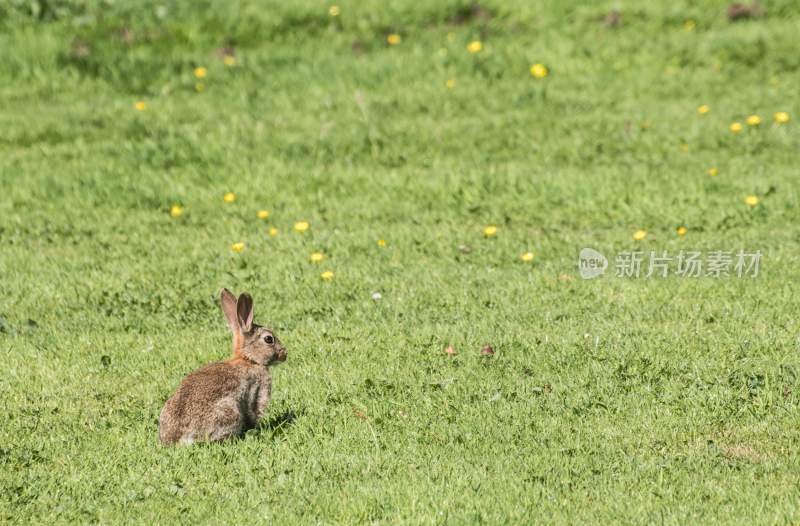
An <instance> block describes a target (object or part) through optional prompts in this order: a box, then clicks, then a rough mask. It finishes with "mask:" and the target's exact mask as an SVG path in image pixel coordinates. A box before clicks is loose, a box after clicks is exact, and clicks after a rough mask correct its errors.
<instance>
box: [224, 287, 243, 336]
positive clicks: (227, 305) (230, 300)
mask: <svg viewBox="0 0 800 526" xmlns="http://www.w3.org/2000/svg"><path fill="white" fill-rule="evenodd" d="M219 303H220V305H222V313H223V314H225V321H227V322H228V327H230V328H231V331H232V332H233V333H234V334H236V333H237V332H239V320H238V319H237V317H236V296H234V295H233V293H232V292H231V291H229V290H228V289H222V292H220V293H219Z"/></svg>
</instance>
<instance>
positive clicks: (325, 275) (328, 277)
mask: <svg viewBox="0 0 800 526" xmlns="http://www.w3.org/2000/svg"><path fill="white" fill-rule="evenodd" d="M320 276H322V279H324V280H325V281H330V280H332V279H333V272H331V271H330V270H326V271H325V272H323V273H322V274H320Z"/></svg>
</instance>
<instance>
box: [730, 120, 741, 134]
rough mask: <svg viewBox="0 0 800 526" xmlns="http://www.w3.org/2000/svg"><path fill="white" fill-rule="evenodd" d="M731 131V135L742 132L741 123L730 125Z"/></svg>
mask: <svg viewBox="0 0 800 526" xmlns="http://www.w3.org/2000/svg"><path fill="white" fill-rule="evenodd" d="M731 131H732V132H733V133H739V132H740V131H742V123H741V122H734V123H732V124H731Z"/></svg>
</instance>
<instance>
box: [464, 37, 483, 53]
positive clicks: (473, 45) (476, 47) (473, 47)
mask: <svg viewBox="0 0 800 526" xmlns="http://www.w3.org/2000/svg"><path fill="white" fill-rule="evenodd" d="M482 49H483V44H482V43H481V41H480V40H473V41H472V42H470V43H469V44H467V51H469V52H470V53H479V52H480V51H481V50H482Z"/></svg>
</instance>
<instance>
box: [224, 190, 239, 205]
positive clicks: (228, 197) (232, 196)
mask: <svg viewBox="0 0 800 526" xmlns="http://www.w3.org/2000/svg"><path fill="white" fill-rule="evenodd" d="M222 200H223V201H225V202H226V203H233V202H234V201H236V194H234V193H233V192H228V193H227V194H225V195H223V196H222Z"/></svg>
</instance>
